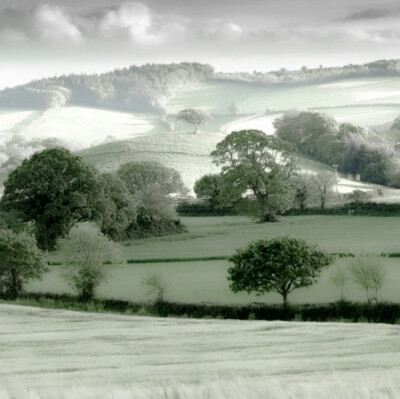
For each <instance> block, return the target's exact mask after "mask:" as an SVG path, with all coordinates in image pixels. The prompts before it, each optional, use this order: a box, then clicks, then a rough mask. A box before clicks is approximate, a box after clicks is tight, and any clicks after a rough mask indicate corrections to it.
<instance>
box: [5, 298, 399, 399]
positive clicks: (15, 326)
mask: <svg viewBox="0 0 400 399" xmlns="http://www.w3.org/2000/svg"><path fill="white" fill-rule="evenodd" d="M0 318H1V320H2V323H1V325H0V337H1V338H0V358H1V359H2V361H1V362H0V375H1V378H0V399H3V398H4V399H10V398H18V399H20V398H21V399H25V398H26V399H37V398H40V399H50V398H51V399H58V398H63V399H64V398H65V399H69V398H71V399H72V398H74V399H75V398H84V399H89V398H110V399H111V398H114V399H119V398H122V399H125V398H135V399H136V398H139V399H140V398H152V399H155V398H160V399H162V398H194V399H197V398H210V399H213V398H215V399H219V398H221V399H224V398H233V399H235V398H246V399H247V398H248V399H252V398H254V399H256V398H273V399H275V398H277V399H286V398H293V399H295V398H296V399H303V398H318V399H319V398H328V399H333V398H340V399H353V398H357V399H358V398H360V399H364V398H365V399H372V398H377V399H378V398H382V399H386V398H398V397H400V377H399V376H400V356H399V354H400V342H399V339H398V336H399V333H400V326H398V325H383V324H377V325H371V324H347V323H296V322H292V323H288V322H280V321H277V322H265V321H238V320H211V319H207V320H204V319H203V320H200V319H184V318H182V319H173V318H166V319H160V318H150V317H149V318H147V317H135V316H122V315H113V314H88V313H80V312H71V311H62V310H51V309H39V308H32V307H22V306H15V305H0ZM27 331H29V333H28V334H27Z"/></svg>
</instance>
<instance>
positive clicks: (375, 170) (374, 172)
mask: <svg viewBox="0 0 400 399" xmlns="http://www.w3.org/2000/svg"><path fill="white" fill-rule="evenodd" d="M389 172H390V163H389V162H388V160H386V159H384V160H382V161H380V162H376V163H370V164H368V165H366V166H365V168H364V170H363V171H362V172H361V180H363V181H366V182H369V183H373V184H381V185H387V184H388V183H389V178H390V176H389Z"/></svg>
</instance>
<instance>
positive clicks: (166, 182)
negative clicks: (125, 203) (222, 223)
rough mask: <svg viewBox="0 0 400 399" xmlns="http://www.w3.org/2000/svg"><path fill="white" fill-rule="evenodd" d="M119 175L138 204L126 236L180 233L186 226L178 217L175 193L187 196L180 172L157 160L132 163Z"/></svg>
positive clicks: (123, 168)
mask: <svg viewBox="0 0 400 399" xmlns="http://www.w3.org/2000/svg"><path fill="white" fill-rule="evenodd" d="M117 175H118V177H119V178H120V179H121V180H122V181H123V182H124V183H125V185H126V187H127V189H128V191H129V192H130V194H131V195H132V196H133V198H134V199H135V201H136V203H137V209H136V219H135V220H134V221H132V223H131V224H130V225H129V226H128V227H127V229H126V230H125V231H126V237H127V238H143V237H149V236H158V235H163V234H171V233H179V232H182V231H184V226H183V225H182V223H181V222H180V220H179V219H178V218H177V217H176V213H175V209H174V206H173V202H172V195H175V194H178V195H180V196H183V195H186V193H187V189H186V187H185V186H184V184H183V182H182V179H181V176H180V174H179V173H178V172H177V171H175V170H174V169H171V168H167V167H165V166H163V165H162V164H160V163H157V162H129V163H126V164H123V165H121V166H120V168H119V169H118V171H117Z"/></svg>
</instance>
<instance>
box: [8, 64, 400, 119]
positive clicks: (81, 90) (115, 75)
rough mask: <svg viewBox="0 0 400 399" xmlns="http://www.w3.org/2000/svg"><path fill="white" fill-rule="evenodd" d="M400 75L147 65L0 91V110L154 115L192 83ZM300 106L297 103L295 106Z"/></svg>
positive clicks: (366, 69)
mask: <svg viewBox="0 0 400 399" xmlns="http://www.w3.org/2000/svg"><path fill="white" fill-rule="evenodd" d="M388 76H400V60H381V61H375V62H370V63H367V64H363V65H346V66H343V67H330V68H323V67H322V66H321V67H320V68H315V69H308V68H306V67H303V68H301V69H300V70H296V71H289V70H287V69H280V70H278V71H272V72H266V73H262V72H257V71H254V72H253V73H241V72H237V73H215V72H214V69H213V67H211V66H210V65H207V64H200V63H187V62H183V63H180V64H147V65H143V66H131V67H129V68H124V69H116V70H114V71H112V72H108V73H103V74H99V75H98V74H95V75H85V74H82V75H77V74H72V75H65V76H59V77H52V78H47V79H40V80H36V81H33V82H31V83H28V84H25V85H21V86H17V87H15V88H8V89H5V90H2V91H0V108H18V109H21V108H23V109H36V110H38V109H39V110H43V109H47V108H52V107H55V106H64V105H72V106H87V107H94V108H106V109H113V110H120V111H128V112H156V113H157V114H161V115H163V114H164V113H165V104H166V103H167V102H168V101H170V100H171V99H173V98H174V97H175V95H176V93H177V92H178V91H179V90H180V89H182V88H184V87H186V86H187V85H188V84H192V83H195V82H201V81H208V82H221V81H223V82H227V81H233V82H235V83H240V84H242V85H243V83H246V84H252V85H257V86H260V87H271V88H273V87H276V86H282V85H283V86H299V85H309V84H315V83H323V82H332V81H336V80H339V79H342V80H343V79H350V78H366V77H369V78H371V77H388ZM300 105H301V104H298V106H300Z"/></svg>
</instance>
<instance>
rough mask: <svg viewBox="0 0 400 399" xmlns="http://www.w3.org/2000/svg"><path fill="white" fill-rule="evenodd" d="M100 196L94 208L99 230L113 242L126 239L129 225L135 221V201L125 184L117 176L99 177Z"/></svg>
mask: <svg viewBox="0 0 400 399" xmlns="http://www.w3.org/2000/svg"><path fill="white" fill-rule="evenodd" d="M99 186H100V194H99V199H98V203H97V207H96V221H97V223H98V224H99V226H100V230H101V232H102V233H103V234H105V235H106V236H107V237H109V238H111V239H112V240H114V241H121V240H123V239H125V238H127V232H126V230H127V229H128V227H129V225H130V224H131V223H133V222H134V221H135V220H136V215H137V212H136V202H137V201H136V200H135V199H134V197H133V195H132V194H131V193H130V192H129V191H128V189H127V188H126V186H125V183H124V182H123V181H122V180H121V179H120V178H119V177H117V176H114V175H112V174H110V173H104V174H101V175H100V176H99Z"/></svg>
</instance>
